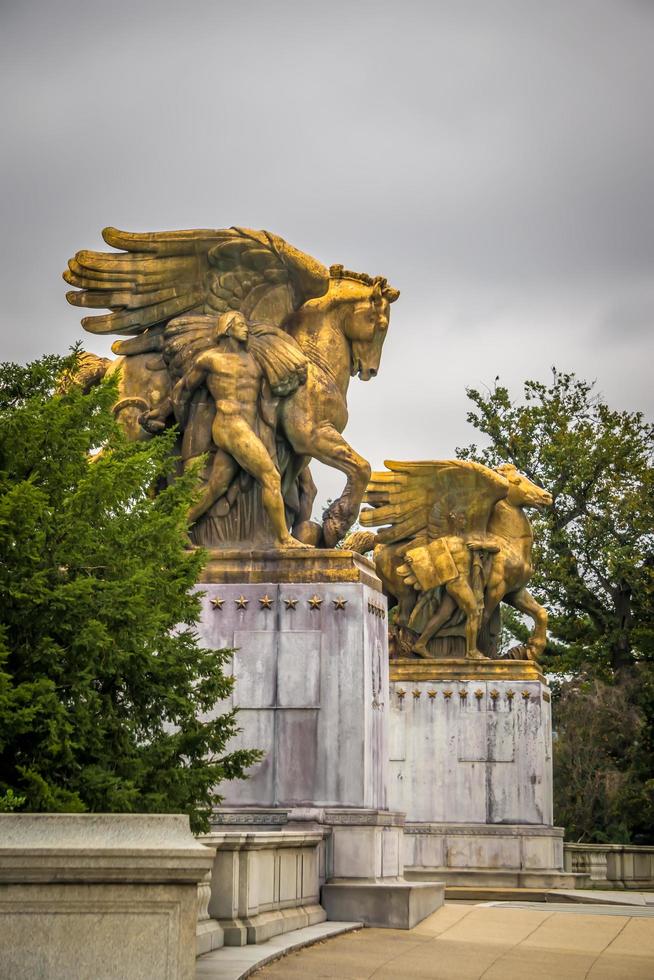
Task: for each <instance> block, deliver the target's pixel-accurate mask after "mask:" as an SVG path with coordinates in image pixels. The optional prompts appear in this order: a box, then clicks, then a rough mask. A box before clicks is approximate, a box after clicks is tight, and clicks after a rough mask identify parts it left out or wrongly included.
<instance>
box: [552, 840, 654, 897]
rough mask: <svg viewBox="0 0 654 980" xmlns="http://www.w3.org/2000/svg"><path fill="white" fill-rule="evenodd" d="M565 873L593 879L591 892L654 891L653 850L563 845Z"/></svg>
mask: <svg viewBox="0 0 654 980" xmlns="http://www.w3.org/2000/svg"><path fill="white" fill-rule="evenodd" d="M563 860H564V865H565V870H566V871H572V872H576V873H577V874H579V873H581V874H588V875H590V883H589V884H590V886H591V888H634V889H643V890H648V889H652V888H654V847H638V846H636V845H632V844H564V845H563Z"/></svg>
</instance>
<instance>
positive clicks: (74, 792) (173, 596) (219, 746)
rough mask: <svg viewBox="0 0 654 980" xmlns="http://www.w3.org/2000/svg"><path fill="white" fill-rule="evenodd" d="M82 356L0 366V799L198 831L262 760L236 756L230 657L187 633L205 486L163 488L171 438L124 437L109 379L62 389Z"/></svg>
mask: <svg viewBox="0 0 654 980" xmlns="http://www.w3.org/2000/svg"><path fill="white" fill-rule="evenodd" d="M77 357H78V355H77V353H73V355H72V356H71V358H68V359H62V358H57V357H54V356H50V357H45V358H42V359H41V360H39V361H36V362H34V363H32V364H29V365H27V366H20V365H16V364H2V365H0V801H2V800H3V799H4V809H13V808H16V807H18V808H20V809H27V810H32V811H40V810H42V811H67V812H72V811H75V812H80V811H87V810H88V811H104V812H184V813H188V814H189V815H190V818H191V824H192V827H193V829H194V830H202V829H206V828H207V826H208V815H209V813H210V811H211V807H212V806H213V805H214V804H216V803H217V802H219V801H220V797H219V796H218V795H217V794H216V790H215V787H216V785H217V784H219V783H220V782H221V781H222V780H225V779H233V778H241V777H243V776H244V774H245V770H246V769H247V767H248V766H249V765H251V764H252V762H254V761H256V759H257V758H259V753H258V752H256V751H252V750H238V751H233V752H228V751H227V743H228V742H229V740H230V739H231V738H232V737H233V736H234V735H235V734H236V733H237V731H238V725H237V719H236V717H235V713H234V712H231V711H229V712H223V713H219V711H220V702H221V701H222V700H223V699H224V698H226V697H227V696H228V695H229V692H230V690H231V686H232V680H231V678H229V677H227V676H225V675H224V674H223V672H222V668H223V665H224V663H225V661H226V658H227V657H228V656H229V651H224V650H223V651H216V650H211V651H208V650H205V649H203V648H202V647H201V646H200V645H199V641H198V637H197V634H196V633H195V631H194V628H193V624H194V623H195V622H196V621H197V619H198V616H199V611H200V604H199V597H198V594H197V593H195V592H193V591H192V590H193V586H194V585H195V583H196V582H197V579H198V574H199V571H200V569H201V566H202V561H203V554H202V553H201V552H200V551H192V550H190V549H188V548H187V547H186V542H187V536H186V519H185V515H186V512H187V510H188V507H189V503H190V501H191V500H192V499H193V495H194V484H195V482H196V481H195V475H194V474H192V473H188V474H186V475H185V476H183V477H178V478H177V479H174V480H167V478H168V477H169V476H170V473H171V469H172V466H173V463H174V458H173V455H172V449H173V439H174V434H168V435H164V436H161V437H158V438H156V439H153V440H150V441H143V442H139V443H129V442H127V441H126V440H125V439H124V438H123V437H122V436H121V433H120V431H119V430H118V427H117V426H116V424H115V422H114V419H113V415H112V412H111V406H112V403H113V402H114V401H115V399H116V388H115V383H114V384H112V383H111V382H109V383H105V382H103V383H101V384H100V385H98V386H97V387H94V388H92V389H91V390H90V391H89V392H88V393H84V392H83V391H82V390H81V388H80V387H79V386H77V385H75V384H70V383H69V384H67V385H65V386H64V387H65V390H63V391H62V390H61V387H59V388H58V379H59V378H61V377H62V375H65V374H66V372H72V373H73V374H74V372H75V370H76V365H77ZM100 449H101V450H102V451H101V452H99V453H98V450H100ZM93 453H95V454H96V455H95V457H94V459H93V461H90V460H91V456H90V454H93ZM166 484H167V485H166ZM155 485H157V486H159V487H161V486H165V489H163V490H161V491H160V492H158V493H157V494H156V495H155V494H154V493H153V492H152V487H153V486H155ZM1 808H2V807H0V809H1Z"/></svg>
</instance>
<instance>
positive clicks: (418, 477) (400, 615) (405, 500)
mask: <svg viewBox="0 0 654 980" xmlns="http://www.w3.org/2000/svg"><path fill="white" fill-rule="evenodd" d="M386 466H387V468H388V470H387V472H380V473H373V475H372V479H371V481H370V484H369V486H368V490H367V491H366V494H365V496H364V500H365V502H366V503H368V504H370V508H369V509H367V510H364V511H362V513H361V515H360V520H361V523H362V524H363V525H364V526H366V527H378V528H379V530H378V531H377V532H376V533H370V532H365V531H363V532H355V533H354V534H352V535H351V536H350V538H349V539H347V541H346V546H348V547H351V548H352V549H353V550H359V551H368V550H371V549H372V548H374V561H375V565H376V567H377V572H378V574H379V576H380V578H381V580H382V582H383V584H384V588H385V591H386V592H387V594H388V595H389V597H390V598H391V601H392V602H394V604H396V605H397V612H396V615H395V627H396V629H397V630H399V634H400V638H401V639H400V647H402V646H403V647H405V648H406V647H407V646H408V648H409V650H411V652H412V653H414V654H417V655H418V656H419V657H436V658H450V657H457V656H462V655H464V656H465V657H467V658H472V659H479V658H483V657H484V656H485V655H486V654H487V652H493V651H492V650H489V647H488V642H487V643H486V644H485V645H486V650H483V651H482V650H480V645H481V644H480V642H479V641H480V634H483V632H484V631H486V633H488V632H489V627H490V624H491V620H492V618H493V616H496V615H497V613H498V609H499V605H500V603H501V602H506V603H509V604H510V605H512V606H514V607H515V608H516V609H517V610H518V611H519V612H521V613H525V614H526V615H527V616H529V617H530V618H531V619H532V620H533V622H534V629H533V631H532V633H531V636H530V638H529V640H528V642H527V644H526V645H525V646H524V647H520V648H516V649H515V650H514V651H513V652H512V656H513V657H515V658H516V659H518V658H519V659H529V660H536V659H538V657H539V655H540V654H541V653H542V651H543V648H544V646H545V639H546V628H547V612H546V610H545V609H543V607H542V606H541V605H539V603H538V602H536V600H535V599H534V597H533V596H532V595H531V594H530V593H529V592H528V591H527V584H528V582H529V579H530V578H531V574H532V571H533V569H532V564H531V552H532V544H533V534H532V530H531V526H530V524H529V521H528V519H527V517H526V515H525V513H524V508H525V507H547V506H550V505H551V503H552V498H551V496H550V494H549V493H548V492H547V491H546V490H543V489H541V488H540V487H538V486H536V485H535V484H534V483H532V482H531V481H530V480H529V479H528V478H527V477H526V476H524V475H523V474H521V473H520V472H519V471H518V470H517V469H516V467H515V466H512V465H511V464H508V463H507V464H504V465H503V466H499V467H498V468H497V469H496V470H493V469H490V468H489V467H487V466H483V465H481V464H480V463H475V462H468V461H462V460H434V461H427V462H406V463H404V462H402V463H400V462H392V461H388V460H387V461H386ZM407 652H408V651H407Z"/></svg>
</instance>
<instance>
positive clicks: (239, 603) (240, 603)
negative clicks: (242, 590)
mask: <svg viewBox="0 0 654 980" xmlns="http://www.w3.org/2000/svg"><path fill="white" fill-rule="evenodd" d="M249 601H250V600H249V599H246V598H245V596H244V595H240V596H239V597H238V599H234V602H235V603H236V608H237V609H245V607H246V606H247V604H248V602H249Z"/></svg>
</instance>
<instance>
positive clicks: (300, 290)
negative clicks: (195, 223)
mask: <svg viewBox="0 0 654 980" xmlns="http://www.w3.org/2000/svg"><path fill="white" fill-rule="evenodd" d="M103 238H104V240H105V242H106V243H107V244H108V245H110V246H111V247H112V248H114V249H117V250H118V251H112V252H97V251H88V250H83V251H80V252H77V254H76V255H75V257H74V258H72V259H71V260H70V261H69V263H68V268H67V270H66V272H65V273H64V279H65V280H66V282H67V283H69V284H70V285H71V286H73V287H75V289H74V290H72V291H70V292H68V293H67V299H68V301H69V302H70V303H72V304H73V305H75V306H81V307H91V308H95V309H107V310H109V311H110V312H108V313H105V314H102V315H95V316H86V317H84V318H83V320H82V325H83V326H84V329H85V330H87V331H89V332H91V333H94V334H118V335H120V336H122V337H123V338H125V339H120V340H117V341H116V342H115V343H114V344H113V346H112V350H113V352H114V353H115V354H117V355H118V357H117V358H116V360H114V361H112V362H111V363H109V364H108V365H107V364H101V365H99V367H98V370H96V371H95V372H94V370H93V366H91V367H90V368H89V366H88V365H87V368H88V370H87V373H88V374H90V375H93V376H94V377H97V376H99V375H101V374H102V373H113V372H116V371H119V372H120V376H119V398H118V401H117V403H116V405H115V408H114V411H115V414H116V417H117V419H118V420H119V422H120V424H121V426H122V427H123V428H124V430H125V431H126V432H127V433H128V435H129V437H130V438H132V439H149V438H153V430H155V429H156V420H159V421H161V423H162V424H161V427H165V426H167V425H173V424H175V423H176V422H179V421H180V418H178V417H177V416H176V414H175V409H176V398H175V392H176V391H177V392H179V390H180V385H181V387H182V388H183V387H184V379H185V378H186V379H187V378H188V377H194V378H195V381H194V382H193V384H194V385H195V387H194V389H193V391H192V393H191V392H190V390H189V389H188V386H187V392H186V393H187V395H188V400H189V401H190V403H189V404H188V405H187V406H185V411H184V420H183V424H182V425H181V432H180V438H179V456H180V461H181V462H180V465H181V467H183V468H184V467H187V466H188V465H189V464H190V463H192V462H193V461H194V460H196V459H197V458H198V457H200V456H204V455H205V454H209V457H212V456H215V454H216V452H223V450H222V449H220V448H218V447H217V446H216V443H215V441H214V439H213V438H212V428H213V426H214V424H215V423H216V419H217V417H218V416H217V411H218V410H220V411H222V413H223V415H222V416H220V417H218V424H220V418H227V416H228V415H229V412H232V413H234V412H236V411H241V410H243V411H244V409H243V406H244V404H245V402H244V401H243V398H244V397H245V395H244V394H243V392H244V391H246V389H247V391H248V392H249V394H248V398H250V401H251V400H252V399H256V402H257V404H256V413H254V414H255V415H256V418H255V417H254V415H253V416H252V417H251V418H250V417H248V420H247V428H248V434H247V440H249V448H248V447H246V449H245V450H244V451H243V452H242V453H241V455H240V457H239V460H238V464H239V465H234V466H232V470H231V471H230V472H232V473H233V475H232V478H231V481H230V483H229V486H228V487H227V489H226V490H225V491H224V493H222V494H221V496H220V498H219V499H217V500H216V501H215V502H214V504H213V505H212V506H211V507H209V508H207V509H206V512H205V513H203V515H202V516H201V517H200V518H199V519H198V521H197V523H196V524H195V525H194V527H193V528H192V530H191V537H192V539H193V540H194V541H195V542H196V543H198V544H203V545H207V546H218V545H231V546H238V545H244V544H247V545H248V546H260V547H266V546H270V543H271V541H273V540H274V538H273V537H271V525H270V521H269V520H268V518H267V514H266V509H265V508H264V507H262V496H261V490H262V488H261V486H260V483H261V482H262V481H263V482H264V483H266V486H267V487H268V490H269V495H270V493H273V491H274V492H275V493H277V494H278V495H281V498H283V512H284V513H285V519H286V521H287V523H288V526H289V527H291V528H292V531H293V534H294V536H295V538H296V539H298V540H300V541H304V542H305V543H307V544H314V545H323V546H327V547H332V546H333V545H334V544H336V542H337V541H338V540H339V539H340V538H341V537H342V536H343V534H344V533H345V531H346V530H347V529H348V528H349V527H350V525H351V524H352V522H353V521H354V519H355V518H356V516H357V513H358V510H359V505H360V503H361V499H362V496H363V493H364V490H365V488H366V485H367V483H368V480H369V478H370V466H369V464H368V463H367V462H366V460H365V459H364V458H363V457H362V456H361V455H359V454H358V453H357V452H356V451H355V450H354V449H353V448H352V447H351V446H350V445H349V443H348V442H347V441H346V440H345V439H344V437H343V435H342V433H343V430H344V428H345V426H346V423H347V419H348V412H347V391H348V385H349V382H350V378H351V377H353V376H355V375H358V377H359V378H360V379H361V380H363V381H367V380H369V379H370V378H373V377H374V376H375V375H376V374H377V371H378V369H379V363H380V357H381V351H382V346H383V343H384V339H385V337H386V332H387V328H388V323H389V315H390V304H391V303H393V302H394V301H395V300H396V299H397V298H398V296H399V292H398V290H396V289H393V288H392V287H391V286H389V285H388V283H387V281H386V280H385V279H384V278H382V277H379V276H377V277H374V278H373V277H371V276H368V275H365V274H362V273H355V272H349V271H347V270H345V269H343V267H342V266H338V265H335V266H331V267H330V268H327V267H326V266H324V265H322V264H321V263H320V262H318V261H317V260H315V259H313V258H312V257H311V256H309V255H306V254H305V253H303V252H301V251H299V250H298V249H296V248H294V247H293V246H292V245H289V244H288V243H287V242H285V241H284V240H283V239H282V238H280V237H279V236H277V235H274V234H271V233H270V232H267V231H252V230H250V229H247V228H237V227H233V228H227V229H219V230H189V231H169V232H153V233H145V234H133V233H129V232H124V231H118V230H117V229H115V228H106V229H105V230H104V231H103ZM229 313H238V314H240V315H241V319H242V320H243V321H244V323H245V327H244V328H234V329H233V330H232V333H234V334H235V336H237V337H239V338H240V344H241V346H240V347H239V346H238V344H237V342H236V340H234V339H231V340H230V337H229V331H228V329H227V327H225V328H224V329H223V328H220V329H217V321H218V318H220V317H223V318H224V317H225V315H226V314H229ZM280 334H283V335H284V336H283V337H281V336H280ZM221 335H222V336H221ZM241 335H242V336H241ZM219 336H220V340H217V337H219ZM256 338H258V343H255V339H256ZM220 345H222V347H221V346H220ZM207 352H209V355H211V352H218V353H220V352H222V353H225V354H227V355H229V356H232V355H234V357H233V358H232V362H233V363H234V364H235V365H236V366H237V369H238V371H241V372H242V373H243V377H245V376H246V375H247V377H248V378H249V381H248V382H247V384H245V383H244V385H241V383H240V375H239V376H238V377H237V378H232V379H231V380H232V384H231V389H230V391H229V392H228V395H227V396H226V397H224V398H223V393H224V392H223V389H224V390H225V391H227V389H229V383H228V382H229V378H227V377H225V376H224V375H225V370H226V369H225V364H227V363H228V361H229V357H227V358H224V357H223V358H222V359H221V358H219V357H213V359H212V356H206V355H207ZM249 354H252V356H253V357H254V358H255V359H256V361H257V364H258V367H257V366H256V365H255V366H254V368H253V367H252V364H251V361H248V362H247V363H246V359H247V358H246V355H247V356H249ZM237 355H238V356H237ZM203 356H204V361H202V364H203V365H204V368H205V373H207V372H208V374H207V377H209V376H210V375H211V371H212V365H214V366H215V371H214V375H213V376H212V377H210V378H209V380H208V381H207V382H206V384H202V383H200V382H201V379H199V378H198V364H199V363H200V362H199V359H200V358H202V357H203ZM239 358H240V359H239ZM97 360H98V362H100V359H97ZM248 365H249V368H248ZM248 370H249V374H248ZM221 371H222V372H223V373H222V375H221V374H220V372H221ZM257 372H258V373H257ZM216 378H218V380H216ZM221 379H222V380H221ZM253 379H254V381H253ZM212 384H213V385H214V388H215V391H216V394H214V396H212V395H211V393H210V392H209V391H208V390H207V385H209V386H211V385H212ZM221 385H223V387H221ZM225 385H226V386H227V388H224V386H225ZM248 385H249V387H248ZM253 385H255V387H253ZM176 386H177V387H176ZM257 386H258V387H257ZM239 399H240V400H239ZM177 401H179V399H177ZM250 401H248V402H247V406H246V407H247V411H246V412H245V414H248V413H249V409H250V407H251V405H250ZM217 406H218V408H217ZM234 406H236V408H235V407H234ZM239 406H240V408H239ZM178 414H179V413H178ZM249 414H252V413H249ZM148 420H149V422H148ZM213 431H214V432H215V431H216V430H215V429H214V430H213ZM241 431H242V434H244V435H245V429H244V428H243V427H241ZM255 439H256V454H255V451H254V447H255ZM247 440H246V441H247ZM218 441H219V442H220V441H221V440H220V438H219V437H218ZM223 441H224V443H225V445H233V446H236V444H237V443H236V441H235V439H232V440H231V442H230V440H229V439H227V438H225V440H223ZM234 452H237V451H236V449H234ZM237 455H238V453H237ZM254 455H257V463H256V465H255V462H254V459H253V457H254ZM251 457H252V458H251ZM311 459H317V460H320V462H322V463H325V464H326V465H327V466H331V467H335V468H336V469H338V470H340V471H341V472H342V473H343V474H344V475H345V478H346V484H345V488H344V490H343V493H342V494H341V496H340V497H339V498H338V500H336V501H335V502H334V503H333V504H332V505H331V506H330V507H329V509H328V510H327V511H326V513H325V514H324V515H323V523H322V527H320V526H319V525H316V524H315V523H313V522H312V521H311V520H310V517H311V508H312V505H313V500H314V497H315V492H316V491H315V486H314V484H313V481H312V479H311V474H310V471H309V468H308V464H309V462H310V460H311ZM271 465H272V466H273V467H274V469H275V471H276V474H277V475H276V477H274V478H271V477H270V474H271V468H270V467H271ZM210 472H211V462H208V463H207V466H206V469H205V474H204V477H203V478H204V480H205V483H206V482H208V481H209V480H210ZM262 474H264V476H262ZM266 481H267V482H266ZM218 482H219V481H218ZM268 484H270V486H268ZM271 487H272V490H271ZM264 493H265V489H264ZM273 495H274V493H273ZM269 509H270V508H269Z"/></svg>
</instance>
